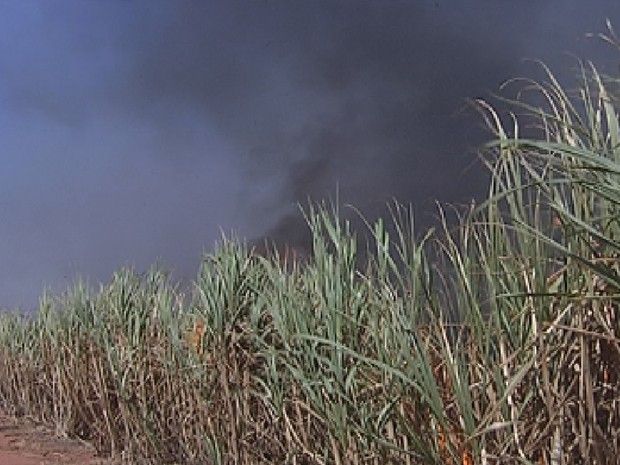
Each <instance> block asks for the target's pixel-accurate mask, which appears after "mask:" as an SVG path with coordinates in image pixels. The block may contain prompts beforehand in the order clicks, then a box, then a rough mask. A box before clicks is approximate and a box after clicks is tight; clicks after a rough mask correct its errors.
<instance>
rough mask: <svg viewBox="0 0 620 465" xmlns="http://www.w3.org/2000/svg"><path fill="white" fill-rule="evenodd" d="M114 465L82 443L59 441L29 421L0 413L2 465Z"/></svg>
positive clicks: (41, 427)
mask: <svg viewBox="0 0 620 465" xmlns="http://www.w3.org/2000/svg"><path fill="white" fill-rule="evenodd" d="M61 464H62V465H111V464H110V462H108V461H105V460H102V459H100V458H97V457H96V455H95V452H94V450H93V449H92V448H90V447H88V445H87V444H84V443H83V442H81V441H73V440H69V439H59V438H57V437H55V436H54V434H53V433H52V432H51V431H50V430H49V429H47V428H45V427H43V426H41V425H39V424H37V423H34V422H32V421H29V420H26V419H20V420H19V421H15V420H13V419H12V418H10V417H8V416H7V415H4V414H3V413H2V412H0V465H61Z"/></svg>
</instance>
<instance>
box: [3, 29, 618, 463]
mask: <svg viewBox="0 0 620 465" xmlns="http://www.w3.org/2000/svg"><path fill="white" fill-rule="evenodd" d="M611 32H612V31H611V30H610V34H609V35H607V36H605V38H606V39H607V40H608V41H610V42H613V41H614V36H613V35H612V33H611ZM617 82H618V81H614V80H612V79H611V78H605V77H603V76H601V75H600V74H599V73H598V72H597V70H596V68H594V66H592V65H590V64H588V65H584V66H583V67H582V82H581V85H580V89H579V91H578V92H577V93H576V95H571V96H569V94H568V93H567V92H566V91H564V90H563V88H562V87H561V86H560V84H559V83H558V82H557V81H556V80H555V78H554V77H553V75H552V74H551V73H550V72H548V75H547V80H546V82H543V83H531V82H530V83H527V87H528V88H529V90H533V91H535V92H537V93H538V94H539V95H542V96H543V97H544V99H545V100H546V104H545V105H544V106H543V107H541V108H538V107H534V106H531V105H528V104H527V101H524V100H521V99H518V100H515V101H512V102H510V104H511V105H512V108H515V109H516V110H519V111H525V112H526V113H527V114H528V116H527V117H522V118H521V120H525V121H528V122H529V123H530V124H531V123H534V124H533V128H534V129H531V128H530V129H528V131H529V133H531V134H532V136H531V137H529V138H524V137H521V136H520V134H519V124H518V123H517V121H518V120H517V119H516V118H515V119H510V118H509V119H508V121H510V122H511V123H510V127H509V128H506V127H505V125H504V123H503V119H502V118H501V117H500V116H499V115H498V113H497V112H496V111H495V110H494V109H493V108H492V107H491V106H490V105H488V104H487V103H485V102H478V105H479V108H480V109H481V111H482V112H483V113H484V115H485V117H486V118H487V121H488V122H489V124H490V125H491V126H492V128H493V130H494V131H495V133H496V135H497V137H496V140H495V141H494V142H492V143H490V144H489V145H488V146H487V147H486V148H485V151H484V155H485V160H486V162H487V164H488V166H489V169H490V173H491V180H490V187H489V195H488V199H487V200H486V201H485V202H483V203H482V204H480V205H478V206H476V207H472V208H471V210H469V211H466V212H463V213H461V216H460V220H459V226H458V228H451V227H450V228H449V227H448V226H447V224H448V222H447V221H446V220H444V222H443V227H442V228H440V231H439V232H437V233H435V232H432V231H431V232H429V233H427V234H426V235H424V236H417V235H416V231H415V229H414V223H413V214H412V211H411V210H410V209H409V208H407V207H404V206H401V205H395V206H393V208H392V209H391V215H390V216H389V221H384V220H379V221H377V222H376V223H374V224H373V225H369V237H370V238H371V242H370V245H369V246H367V249H368V250H365V249H364V246H365V244H364V242H363V241H362V236H359V237H358V235H357V234H356V233H355V232H353V231H352V230H351V227H350V225H349V224H348V223H347V221H345V220H343V219H341V217H340V216H339V214H338V212H337V210H335V209H333V208H331V207H330V206H329V205H326V204H318V205H311V206H310V207H309V208H307V209H306V211H305V214H306V218H307V220H308V225H309V228H310V231H311V233H312V255H311V257H309V258H308V259H307V260H305V261H303V262H301V261H297V260H293V259H291V258H290V257H288V256H284V257H283V256H279V255H278V253H277V252H276V251H274V253H273V255H272V256H269V257H264V256H259V255H258V254H256V253H255V252H254V251H253V250H252V249H250V248H248V247H246V246H245V245H244V244H242V243H239V242H237V241H231V240H227V239H223V240H222V242H221V243H220V245H219V247H218V248H217V250H216V251H215V252H214V253H213V254H211V255H208V256H206V257H205V258H204V260H203V263H202V265H201V268H200V271H199V274H198V278H197V280H196V283H195V288H194V291H193V293H192V294H191V295H182V294H181V293H180V292H179V291H178V290H177V288H176V287H175V285H174V284H173V283H171V282H170V281H169V279H168V278H167V277H166V276H165V274H163V273H162V272H160V271H157V270H152V271H150V272H149V273H147V274H146V275H144V276H141V275H138V274H136V273H133V272H131V271H128V270H124V271H121V272H119V273H117V274H116V275H115V276H114V277H113V279H112V280H111V282H110V283H108V284H106V285H104V286H101V287H100V289H99V290H98V291H96V292H95V291H93V290H91V289H89V288H87V287H85V286H82V285H76V286H75V287H74V288H73V289H71V290H70V291H69V292H67V293H66V294H65V295H62V296H57V297H50V296H45V297H44V298H43V299H42V300H41V304H40V310H39V313H38V314H37V315H36V317H34V318H32V319H24V318H20V317H18V316H15V315H8V314H5V315H2V316H1V317H0V401H1V402H2V403H3V404H4V406H5V407H6V408H9V409H11V410H12V411H14V412H16V413H19V414H28V415H34V416H36V417H39V418H41V419H42V420H45V421H48V422H50V423H53V424H54V425H55V426H56V428H57V431H58V433H59V434H67V435H71V436H77V437H82V438H85V439H89V440H91V441H93V442H94V444H95V445H96V446H97V448H98V450H100V451H101V452H102V453H104V454H109V455H112V456H114V457H116V458H119V459H122V460H125V461H126V462H130V463H189V464H191V463H195V464H198V463H201V464H202V463H209V464H224V463H226V464H276V463H277V464H284V463H288V464H300V465H301V464H325V465H327V464H335V465H340V464H373V465H374V464H377V465H378V464H385V463H394V464H396V463H398V464H401V463H402V464H421V463H425V464H461V465H469V464H481V465H482V464H484V465H486V464H495V463H521V464H553V465H561V464H572V463H584V464H597V465H599V464H611V463H616V460H617V457H618V455H619V454H620V437H619V434H620V418H619V415H620V392H619V380H618V376H619V375H618V373H620V325H619V323H618V306H619V305H618V302H619V301H620V292H619V289H620V212H619V209H620V143H619V141H620V131H619V124H618V100H617V99H616V97H617V95H614V94H613V91H614V90H615V87H614V86H617ZM441 213H442V215H443V214H444V213H443V211H442V212H441ZM442 217H443V216H442ZM386 223H387V224H386ZM360 252H364V253H363V254H361V255H363V256H364V257H365V258H366V260H365V261H364V263H362V264H360V260H359V257H360ZM431 257H432V259H431Z"/></svg>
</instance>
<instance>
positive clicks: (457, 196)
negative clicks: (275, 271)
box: [0, 0, 620, 308]
mask: <svg viewBox="0 0 620 465" xmlns="http://www.w3.org/2000/svg"><path fill="white" fill-rule="evenodd" d="M619 13H620V5H619V4H618V2H617V0H598V1H590V2H583V1H578V0H571V1H568V0H552V1H547V2H529V1H521V2H514V1H513V2H508V1H485V0H477V1H474V0H471V1H463V2H459V6H454V5H453V4H451V2H447V1H441V0H438V1H437V0H436V1H434V2H430V1H429V2H423V1H420V2H414V1H409V2H363V1H345V2H336V1H332V2H318V1H316V2H284V1H267V0H265V1H256V2H230V1H223V2H188V1H174V2H170V1H161V2H160V1H155V0H148V1H133V2H128V1H117V2H78V1H60V0H59V1H54V2H46V1H39V2H35V1H24V2H5V3H2V4H0V39H1V40H0V140H2V152H1V156H2V161H3V163H2V170H1V171H0V215H1V221H0V263H2V268H0V307H4V308H11V307H15V306H21V307H24V308H32V307H33V306H34V305H35V304H36V301H37V299H38V296H39V295H40V294H41V292H42V290H43V287H44V286H49V287H51V288H52V289H55V290H59V289H62V288H63V287H64V286H66V285H68V284H69V283H71V282H72V281H73V280H74V279H75V278H76V277H78V276H82V277H85V278H87V279H88V280H89V281H90V282H91V283H96V282H99V281H106V280H108V279H109V277H110V274H111V273H112V272H113V271H114V270H117V269H118V268H119V267H121V266H123V265H127V264H130V265H133V266H135V267H136V269H139V270H143V269H145V268H147V267H149V266H150V265H151V264H153V263H155V262H158V261H159V262H161V263H163V264H164V265H165V266H166V267H167V268H169V269H172V270H173V271H174V273H175V276H177V277H180V278H183V279H188V278H189V279H191V278H192V277H193V276H194V275H195V273H196V271H197V269H198V264H199V261H200V257H201V253H202V252H203V251H206V250H209V249H210V248H211V247H212V246H213V244H214V243H215V241H216V240H217V239H218V237H219V236H220V234H221V231H226V232H227V231H235V232H236V234H237V235H238V236H240V237H243V238H247V239H248V240H250V241H260V240H261V239H262V238H265V237H268V238H270V239H273V240H275V241H276V242H278V243H290V244H292V245H299V244H303V242H304V241H305V240H306V236H305V234H306V230H305V226H304V223H303V219H302V217H301V215H300V214H299V211H298V206H297V205H298V204H299V203H300V202H301V203H305V202H306V200H307V199H308V198H312V199H314V200H320V199H324V198H327V197H334V196H335V195H336V192H337V193H338V196H339V199H340V200H341V201H342V202H346V203H351V204H353V205H355V206H356V207H357V208H358V209H359V210H360V211H362V212H363V213H364V214H366V215H368V216H369V217H375V216H377V215H379V214H384V213H385V212H386V210H385V204H386V202H388V201H389V200H390V199H392V198H396V199H398V200H400V201H402V202H407V203H409V202H410V203H413V204H414V205H415V206H416V211H417V212H418V214H419V217H420V218H421V220H420V222H421V224H428V223H429V222H430V221H431V220H430V219H429V218H431V217H432V215H433V214H434V211H435V207H434V201H436V200H437V201H440V202H444V203H445V202H449V203H457V204H464V203H468V202H469V201H470V200H471V199H472V198H474V197H477V196H480V195H483V194H484V191H485V189H486V180H487V176H486V173H485V172H484V169H483V168H482V167H481V166H480V164H478V163H476V154H475V148H476V147H477V146H478V145H479V144H480V143H482V142H484V141H485V140H486V139H487V138H488V137H489V134H488V133H487V132H485V130H484V129H483V128H482V122H481V121H480V119H479V118H478V117H477V116H476V115H475V113H474V112H471V111H469V112H468V111H462V110H463V108H464V107H465V106H466V105H465V102H466V100H467V99H468V98H478V97H483V98H489V96H490V94H491V93H492V92H497V91H498V88H499V86H500V84H501V83H502V82H504V81H506V80H507V79H509V78H512V77H516V76H536V73H537V72H538V77H540V76H541V75H540V73H539V70H537V67H536V65H534V64H533V63H531V62H529V63H528V62H525V61H524V59H541V60H543V61H544V62H546V63H548V64H550V65H551V67H552V68H553V69H554V70H556V71H557V72H558V73H559V74H560V75H561V77H563V78H564V80H565V81H566V82H567V83H568V84H569V85H570V84H571V81H570V79H571V77H572V72H573V70H574V69H573V68H574V67H575V66H576V64H577V62H576V60H575V59H574V58H573V57H570V56H568V55H567V52H571V53H574V54H576V55H577V56H578V57H581V58H585V59H592V60H593V61H595V62H598V63H600V64H601V65H602V66H603V68H604V67H605V66H610V67H613V66H616V63H617V60H616V57H615V56H614V55H613V51H611V50H610V49H609V48H608V47H606V46H605V45H603V44H602V43H601V42H600V41H599V40H597V39H588V38H586V34H587V33H589V32H594V33H598V32H603V31H604V29H605V19H606V18H609V19H610V20H611V21H612V23H613V22H614V20H615V19H618V18H620V14H619ZM571 67H572V68H571ZM604 70H605V68H604ZM611 71H612V72H614V71H617V70H616V69H612V70H611Z"/></svg>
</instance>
